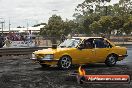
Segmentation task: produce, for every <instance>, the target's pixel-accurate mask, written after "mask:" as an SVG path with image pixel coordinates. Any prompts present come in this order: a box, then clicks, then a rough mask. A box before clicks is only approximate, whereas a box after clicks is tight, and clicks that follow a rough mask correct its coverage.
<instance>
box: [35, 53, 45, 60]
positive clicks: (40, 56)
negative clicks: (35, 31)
mask: <svg viewBox="0 0 132 88" xmlns="http://www.w3.org/2000/svg"><path fill="white" fill-rule="evenodd" d="M36 57H37V58H38V59H39V58H43V57H44V55H43V54H37V55H36Z"/></svg>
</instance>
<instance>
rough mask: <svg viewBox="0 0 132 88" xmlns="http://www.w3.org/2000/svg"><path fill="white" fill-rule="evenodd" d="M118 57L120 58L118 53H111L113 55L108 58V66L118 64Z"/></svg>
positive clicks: (106, 61) (106, 62)
mask: <svg viewBox="0 0 132 88" xmlns="http://www.w3.org/2000/svg"><path fill="white" fill-rule="evenodd" d="M117 59H118V57H117V56H116V55H114V54H111V55H109V56H108V57H107V58H106V60H105V64H106V65H107V66H110V67H112V66H114V65H116V62H117Z"/></svg>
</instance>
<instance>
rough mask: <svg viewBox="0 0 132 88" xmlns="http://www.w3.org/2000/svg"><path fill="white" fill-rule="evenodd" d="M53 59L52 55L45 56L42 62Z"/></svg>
mask: <svg viewBox="0 0 132 88" xmlns="http://www.w3.org/2000/svg"><path fill="white" fill-rule="evenodd" d="M53 58H54V55H53V54H46V55H45V56H44V58H42V60H52V59H53Z"/></svg>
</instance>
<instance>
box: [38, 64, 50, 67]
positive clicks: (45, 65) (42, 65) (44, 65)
mask: <svg viewBox="0 0 132 88" xmlns="http://www.w3.org/2000/svg"><path fill="white" fill-rule="evenodd" d="M40 65H41V67H43V68H47V67H50V65H47V64H40Z"/></svg>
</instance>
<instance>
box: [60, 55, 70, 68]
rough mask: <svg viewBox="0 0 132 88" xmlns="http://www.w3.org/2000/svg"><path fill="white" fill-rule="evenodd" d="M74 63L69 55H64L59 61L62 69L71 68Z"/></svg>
mask: <svg viewBox="0 0 132 88" xmlns="http://www.w3.org/2000/svg"><path fill="white" fill-rule="evenodd" d="M71 65H72V60H71V58H70V57H69V56H63V57H61V59H60V60H59V62H58V67H59V68H60V69H69V68H70V67H71Z"/></svg>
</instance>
